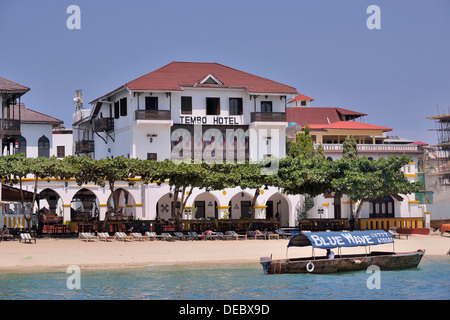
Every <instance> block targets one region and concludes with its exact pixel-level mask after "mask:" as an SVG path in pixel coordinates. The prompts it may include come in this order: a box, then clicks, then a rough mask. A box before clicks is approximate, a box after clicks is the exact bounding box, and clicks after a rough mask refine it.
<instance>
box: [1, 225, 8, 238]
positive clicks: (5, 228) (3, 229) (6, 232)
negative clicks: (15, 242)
mask: <svg viewBox="0 0 450 320" xmlns="http://www.w3.org/2000/svg"><path fill="white" fill-rule="evenodd" d="M0 236H1V238H2V240H4V237H5V236H9V229H8V228H7V227H6V225H4V226H3V228H2V229H1V230H0Z"/></svg>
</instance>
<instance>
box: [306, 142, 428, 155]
mask: <svg viewBox="0 0 450 320" xmlns="http://www.w3.org/2000/svg"><path fill="white" fill-rule="evenodd" d="M318 146H319V145H318V144H315V145H314V147H316V148H317V147H318ZM322 147H323V149H324V151H325V152H342V144H327V143H325V144H323V145H322ZM357 148H358V152H392V153H405V152H408V153H409V152H412V153H422V151H420V150H419V148H418V146H417V145H411V144H358V145H357Z"/></svg>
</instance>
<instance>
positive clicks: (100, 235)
mask: <svg viewBox="0 0 450 320" xmlns="http://www.w3.org/2000/svg"><path fill="white" fill-rule="evenodd" d="M97 238H98V240H100V241H101V240H103V241H105V242H106V241H108V240H111V241H112V240H114V239H115V237H114V236H110V235H109V233H108V232H98V233H97Z"/></svg>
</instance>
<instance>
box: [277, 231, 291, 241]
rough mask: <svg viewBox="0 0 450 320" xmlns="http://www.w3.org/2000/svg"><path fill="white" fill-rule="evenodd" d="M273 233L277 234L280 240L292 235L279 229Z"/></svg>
mask: <svg viewBox="0 0 450 320" xmlns="http://www.w3.org/2000/svg"><path fill="white" fill-rule="evenodd" d="M275 233H276V234H278V235H279V236H280V237H281V238H282V239H284V238H289V237H292V233H288V232H285V231H284V230H281V229H277V230H275Z"/></svg>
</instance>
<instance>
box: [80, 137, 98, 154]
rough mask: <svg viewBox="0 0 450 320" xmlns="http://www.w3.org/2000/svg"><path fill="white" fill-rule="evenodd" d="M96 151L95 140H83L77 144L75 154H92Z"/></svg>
mask: <svg viewBox="0 0 450 320" xmlns="http://www.w3.org/2000/svg"><path fill="white" fill-rule="evenodd" d="M94 150H95V149H94V140H81V141H77V142H76V143H75V153H90V152H94Z"/></svg>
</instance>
